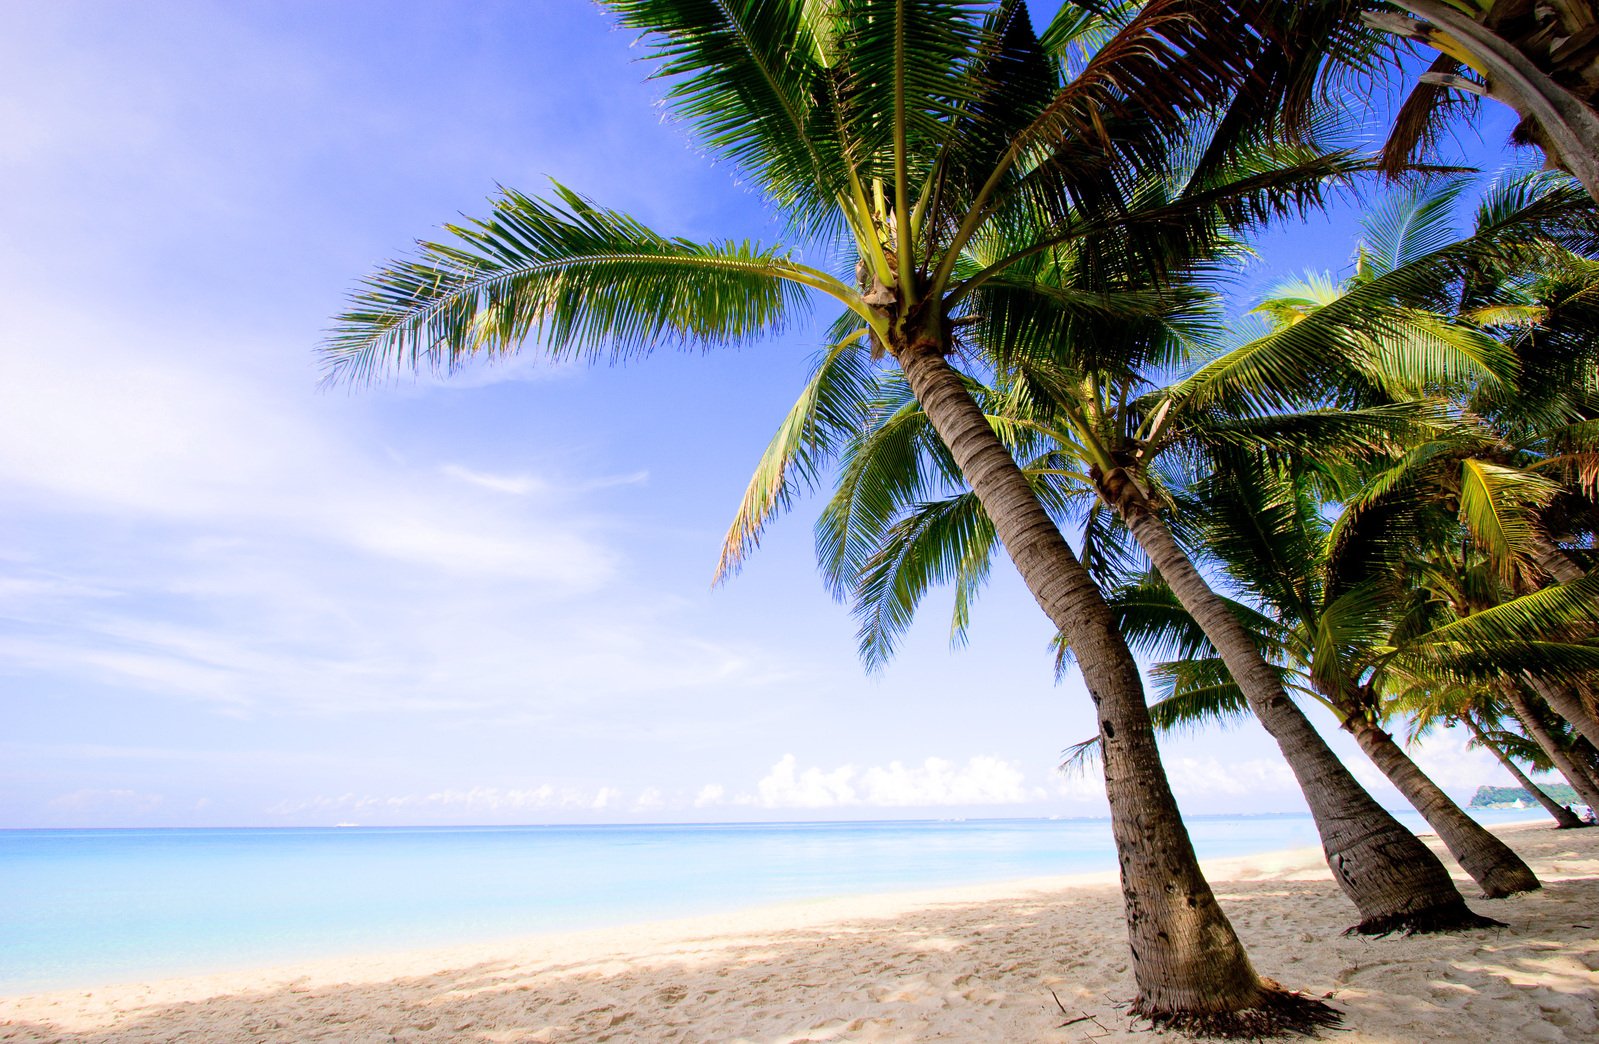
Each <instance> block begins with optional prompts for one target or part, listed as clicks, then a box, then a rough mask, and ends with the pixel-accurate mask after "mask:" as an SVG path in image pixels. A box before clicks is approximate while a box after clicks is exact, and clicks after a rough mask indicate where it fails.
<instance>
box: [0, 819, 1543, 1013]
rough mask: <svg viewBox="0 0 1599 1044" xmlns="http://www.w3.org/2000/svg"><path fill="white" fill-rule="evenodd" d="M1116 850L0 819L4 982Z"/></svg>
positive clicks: (948, 830) (863, 838) (1200, 835)
mask: <svg viewBox="0 0 1599 1044" xmlns="http://www.w3.org/2000/svg"><path fill="white" fill-rule="evenodd" d="M1534 817H1535V812H1529V811H1519V812H1518V811H1508V812H1493V811H1481V812H1480V814H1479V815H1478V818H1480V819H1482V820H1483V821H1484V822H1490V823H1491V822H1508V821H1514V820H1518V819H1530V818H1534ZM1401 818H1403V819H1405V820H1406V822H1407V823H1408V824H1410V825H1411V826H1412V827H1413V828H1418V829H1424V828H1422V827H1421V824H1420V818H1419V817H1417V816H1414V815H1408V816H1403V817H1401ZM1188 824H1189V830H1190V833H1191V834H1192V836H1193V838H1194V843H1195V846H1196V847H1197V848H1198V849H1199V853H1200V855H1201V856H1202V857H1221V856H1233V855H1248V854H1250V853H1254V852H1265V851H1270V850H1272V849H1277V848H1287V847H1293V846H1298V845H1312V844H1316V834H1315V829H1314V827H1313V826H1312V824H1311V822H1310V817H1308V816H1302V815H1278V816H1198V817H1193V818H1191V819H1189V821H1188ZM1115 866H1116V858H1115V851H1114V849H1113V847H1112V844H1111V838H1110V824H1109V822H1108V821H1106V820H1103V819H1076V820H972V821H963V822H949V823H944V822H885V823H786V824H733V825H715V826H707V825H683V826H581V827H569V826H532V827H410V828H384V827H364V828H363V827H356V828H338V829H332V828H330V829H272V830H266V829H261V830H247V829H207V830H5V831H0V992H4V993H17V992H22V991H26V990H33V989H47V988H57V987H68V986H86V985H93V984H96V983H106V982H113V981H117V980H126V979H142V978H150V977H153V976H157V975H181V974H190V973H199V972H204V971H212V970H217V969H219V968H232V967H249V966H252V965H263V964H273V963H282V962H288V961H294V960H299V959H308V958H317V957H325V956H333V955H338V954H343V953H360V952H371V951H379V950H389V949H404V948H412V947H423V946H433V945H447V944H454V943H463V942H476V941H486V940H492V939H496V938H505V937H510V936H518V935H527V934H532V933H537V932H550V931H564V930H572V929H582V928H596V927H602V926H606V925H613V924H622V923H627V922H630V921H642V920H653V919H662V918H670V917H682V916H687V915H692V914H699V913H712V912H722V911H728V910H736V909H740V908H743V907H750V906H756V905H761V904H765V903H773V902H783V901H787V900H796V899H808V898H817V897H823V896H835V895H852V894H862V893H869V892H891V891H901V890H909V889H915V888H926V887H938V886H944V885H956V884H971V883H979V882H987V881H1003V880H1007V879H1015V878H1023V877H1036V876H1047V875H1054V874H1072V873H1085V872H1092V871H1097V870H1113V869H1115Z"/></svg>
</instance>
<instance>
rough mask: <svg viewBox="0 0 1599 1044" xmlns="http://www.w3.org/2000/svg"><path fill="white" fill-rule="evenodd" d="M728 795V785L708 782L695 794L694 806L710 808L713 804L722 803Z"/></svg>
mask: <svg viewBox="0 0 1599 1044" xmlns="http://www.w3.org/2000/svg"><path fill="white" fill-rule="evenodd" d="M726 797H727V788H726V787H724V786H722V785H721V784H720V783H707V784H705V785H704V786H703V787H701V788H700V792H699V793H698V794H696V795H694V807H695V808H708V807H710V806H712V805H720V804H721V803H722V802H723V800H724V799H725V798H726Z"/></svg>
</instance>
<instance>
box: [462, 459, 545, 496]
mask: <svg viewBox="0 0 1599 1044" xmlns="http://www.w3.org/2000/svg"><path fill="white" fill-rule="evenodd" d="M440 470H441V471H443V472H444V474H446V475H448V476H449V477H450V478H453V479H459V480H460V481H462V482H465V483H467V484H468V485H473V486H477V487H479V488H481V489H491V490H493V491H494V492H496V493H510V494H512V495H513V496H518V497H525V496H527V495H528V494H530V493H542V492H544V491H545V490H547V489H549V484H548V483H547V482H545V481H544V480H542V479H539V478H535V477H534V476H532V475H527V474H523V475H494V474H490V473H489V472H487V471H473V470H472V469H471V468H464V467H461V466H460V465H458V464H446V465H445V466H444V467H443V468H441V469H440Z"/></svg>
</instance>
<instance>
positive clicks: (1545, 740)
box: [1500, 679, 1599, 809]
mask: <svg viewBox="0 0 1599 1044" xmlns="http://www.w3.org/2000/svg"><path fill="white" fill-rule="evenodd" d="M1500 691H1502V692H1503V693H1504V694H1505V698H1506V699H1507V700H1509V701H1510V709H1511V710H1513V711H1515V712H1516V717H1517V718H1519V719H1520V720H1521V726H1522V728H1524V729H1526V730H1527V735H1529V736H1531V737H1532V738H1533V740H1534V741H1536V742H1537V744H1538V746H1540V747H1542V748H1543V751H1544V753H1545V754H1547V755H1549V760H1550V761H1552V762H1554V764H1555V768H1556V769H1558V770H1559V771H1560V774H1561V775H1562V776H1565V777H1566V782H1567V783H1570V784H1571V789H1573V790H1575V791H1576V792H1577V795H1578V796H1579V797H1581V798H1582V800H1583V803H1584V804H1586V805H1587V806H1588V807H1589V808H1595V809H1599V788H1595V787H1594V785H1593V782H1592V781H1591V780H1589V778H1588V773H1586V772H1584V771H1583V769H1582V766H1581V765H1578V764H1577V763H1576V761H1575V760H1573V759H1572V757H1571V755H1570V753H1568V752H1567V751H1566V748H1565V747H1563V746H1561V744H1560V741H1559V740H1557V739H1556V738H1555V737H1554V735H1553V734H1552V733H1551V732H1550V731H1549V730H1548V729H1547V728H1545V727H1544V723H1543V719H1542V718H1541V717H1539V715H1538V708H1536V707H1534V706H1533V705H1532V701H1531V700H1529V699H1528V698H1527V694H1526V693H1524V692H1522V691H1521V686H1519V685H1517V684H1516V683H1515V682H1513V681H1510V680H1508V679H1506V680H1505V681H1504V683H1503V684H1502V685H1501V686H1500Z"/></svg>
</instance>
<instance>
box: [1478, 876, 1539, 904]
mask: <svg viewBox="0 0 1599 1044" xmlns="http://www.w3.org/2000/svg"><path fill="white" fill-rule="evenodd" d="M1518 876H1519V875H1518ZM1492 884H1493V890H1492V891H1490V890H1489V889H1488V888H1486V887H1485V888H1483V890H1482V897H1483V898H1484V899H1508V898H1510V897H1511V896H1513V895H1526V894H1527V893H1528V892H1536V891H1538V889H1540V888H1542V887H1543V882H1542V881H1540V880H1538V879H1537V878H1536V877H1534V878H1533V879H1532V881H1531V882H1528V881H1526V880H1517V881H1514V882H1512V883H1510V884H1501V883H1499V882H1492Z"/></svg>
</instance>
